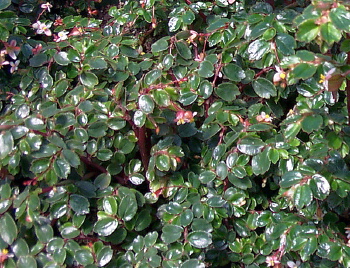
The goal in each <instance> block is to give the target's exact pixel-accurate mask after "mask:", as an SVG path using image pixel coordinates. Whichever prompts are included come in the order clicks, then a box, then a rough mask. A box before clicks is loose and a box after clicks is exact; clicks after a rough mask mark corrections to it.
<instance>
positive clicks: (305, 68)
mask: <svg viewBox="0 0 350 268" xmlns="http://www.w3.org/2000/svg"><path fill="white" fill-rule="evenodd" d="M316 70H317V66H316V65H313V64H309V63H300V64H298V65H297V66H296V67H295V68H294V69H293V70H292V72H291V73H292V74H293V78H302V79H304V80H305V79H307V78H310V77H311V76H313V75H314V74H315V72H316Z"/></svg>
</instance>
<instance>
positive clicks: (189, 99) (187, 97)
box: [179, 91, 198, 106]
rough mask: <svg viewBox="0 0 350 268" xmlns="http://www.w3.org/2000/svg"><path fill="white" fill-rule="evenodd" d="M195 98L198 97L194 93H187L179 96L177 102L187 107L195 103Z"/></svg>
mask: <svg viewBox="0 0 350 268" xmlns="http://www.w3.org/2000/svg"><path fill="white" fill-rule="evenodd" d="M197 98H198V95H197V94H196V93H194V92H192V91H188V92H185V93H183V94H181V96H180V99H179V101H180V102H181V103H182V104H183V105H184V106H187V105H190V104H192V103H193V102H195V101H196V99H197Z"/></svg>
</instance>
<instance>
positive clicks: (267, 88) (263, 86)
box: [253, 77, 277, 99]
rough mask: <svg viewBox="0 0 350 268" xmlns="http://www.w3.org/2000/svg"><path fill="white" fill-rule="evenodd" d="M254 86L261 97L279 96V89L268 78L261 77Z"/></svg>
mask: <svg viewBox="0 0 350 268" xmlns="http://www.w3.org/2000/svg"><path fill="white" fill-rule="evenodd" d="M253 88H254V91H255V93H256V94H258V96H259V97H261V98H265V99H269V98H270V97H274V96H277V90H276V87H275V85H274V84H273V83H272V82H271V81H269V80H267V79H266V78H262V77H259V78H258V79H256V80H255V81H254V82H253Z"/></svg>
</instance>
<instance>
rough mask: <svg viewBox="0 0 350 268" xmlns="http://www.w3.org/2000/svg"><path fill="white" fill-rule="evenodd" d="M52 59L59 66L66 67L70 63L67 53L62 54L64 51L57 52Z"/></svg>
mask: <svg viewBox="0 0 350 268" xmlns="http://www.w3.org/2000/svg"><path fill="white" fill-rule="evenodd" d="M53 57H54V59H55V61H56V62H57V63H58V64H59V65H68V64H69V63H71V61H70V60H69V58H68V53H67V52H64V51H61V52H58V53H56V54H55V55H54V56H53ZM33 58H34V57H33Z"/></svg>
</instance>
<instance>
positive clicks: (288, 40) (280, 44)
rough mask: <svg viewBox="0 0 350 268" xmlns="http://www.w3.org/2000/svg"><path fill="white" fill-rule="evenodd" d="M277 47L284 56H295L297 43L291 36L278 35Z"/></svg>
mask: <svg viewBox="0 0 350 268" xmlns="http://www.w3.org/2000/svg"><path fill="white" fill-rule="evenodd" d="M276 47H277V49H278V50H279V51H280V52H281V53H282V54H283V55H286V56H288V55H293V54H294V53H295V52H294V49H295V47H296V42H295V39H294V38H293V37H292V36H291V35H289V34H285V33H278V34H277V36H276Z"/></svg>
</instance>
